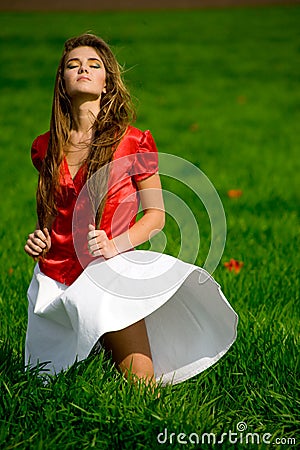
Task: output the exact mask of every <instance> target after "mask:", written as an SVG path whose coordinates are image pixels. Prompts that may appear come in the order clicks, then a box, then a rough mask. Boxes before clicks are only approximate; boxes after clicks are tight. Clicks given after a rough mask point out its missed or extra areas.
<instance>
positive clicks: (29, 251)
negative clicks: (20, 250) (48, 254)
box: [24, 244, 40, 257]
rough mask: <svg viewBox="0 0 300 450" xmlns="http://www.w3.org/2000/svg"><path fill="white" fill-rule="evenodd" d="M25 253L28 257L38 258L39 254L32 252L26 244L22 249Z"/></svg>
mask: <svg viewBox="0 0 300 450" xmlns="http://www.w3.org/2000/svg"><path fill="white" fill-rule="evenodd" d="M24 250H25V252H26V253H27V254H28V255H29V256H33V257H34V256H39V254H40V253H39V252H36V251H34V250H32V249H31V248H30V247H29V246H28V245H27V244H26V245H25V247H24Z"/></svg>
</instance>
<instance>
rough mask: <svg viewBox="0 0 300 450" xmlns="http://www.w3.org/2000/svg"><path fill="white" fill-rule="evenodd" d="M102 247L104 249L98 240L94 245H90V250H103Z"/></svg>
mask: <svg viewBox="0 0 300 450" xmlns="http://www.w3.org/2000/svg"><path fill="white" fill-rule="evenodd" d="M101 249H102V247H101V245H99V244H98V243H97V242H95V243H94V244H92V245H89V250H90V252H91V253H93V252H95V251H97V250H101Z"/></svg>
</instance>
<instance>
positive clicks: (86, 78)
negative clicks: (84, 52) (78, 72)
mask: <svg viewBox="0 0 300 450" xmlns="http://www.w3.org/2000/svg"><path fill="white" fill-rule="evenodd" d="M81 80H83V81H84V80H86V81H91V79H90V78H89V77H78V78H77V81H81Z"/></svg>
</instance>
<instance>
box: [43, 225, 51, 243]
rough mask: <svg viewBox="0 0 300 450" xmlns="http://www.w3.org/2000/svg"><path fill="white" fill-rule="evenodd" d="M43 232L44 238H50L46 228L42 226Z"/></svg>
mask: <svg viewBox="0 0 300 450" xmlns="http://www.w3.org/2000/svg"><path fill="white" fill-rule="evenodd" d="M43 232H44V235H45V237H46V239H47V240H48V239H50V234H49V230H48V228H44V229H43Z"/></svg>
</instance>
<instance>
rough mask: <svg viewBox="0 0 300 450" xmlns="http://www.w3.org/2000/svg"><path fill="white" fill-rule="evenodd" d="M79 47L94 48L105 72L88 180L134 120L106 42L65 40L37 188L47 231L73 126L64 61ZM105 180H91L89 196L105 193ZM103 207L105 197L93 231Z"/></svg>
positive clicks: (88, 38) (40, 215) (40, 217)
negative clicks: (46, 146)
mask: <svg viewBox="0 0 300 450" xmlns="http://www.w3.org/2000/svg"><path fill="white" fill-rule="evenodd" d="M82 46H88V47H92V48H94V49H95V51H96V52H97V53H98V54H99V56H100V58H101V59H102V61H103V63H104V66H105V70H106V93H102V95H101V108H100V112H99V114H98V116H97V117H96V118H95V122H94V124H93V133H92V139H91V143H90V152H89V156H88V157H87V160H86V166H87V178H88V179H89V178H91V177H92V175H93V174H94V173H95V172H97V171H98V170H99V169H100V168H101V167H104V166H105V165H107V164H108V163H109V162H110V161H111V160H112V157H113V153H114V151H115V149H116V147H117V144H118V142H119V141H120V140H121V139H122V137H123V136H124V134H125V132H126V129H127V127H128V125H129V124H130V123H131V122H132V121H133V120H134V118H135V113H134V107H133V104H132V101H131V97H130V94H129V92H128V90H127V88H126V87H125V85H124V83H123V81H122V76H121V73H122V72H121V67H120V65H119V63H118V62H117V60H116V58H115V56H114V54H113V53H112V51H111V49H110V48H109V46H108V45H107V44H106V42H104V41H103V40H102V39H101V38H99V37H97V36H95V35H93V34H83V35H81V36H78V37H74V38H71V39H68V40H67V41H66V42H65V45H64V51H63V54H62V57H61V60H60V63H59V66H58V70H57V74H56V80H55V87H54V97H53V103H52V114H51V121H50V139H49V145H48V150H47V154H46V157H45V159H44V161H43V164H42V167H41V170H40V175H39V182H38V188H37V215H38V221H39V226H40V228H41V229H43V228H44V227H48V228H51V225H52V222H53V219H54V218H55V216H56V214H57V209H56V205H55V197H56V192H57V191H58V190H59V173H60V165H61V163H62V161H63V157H64V149H65V148H66V146H67V145H68V143H69V139H70V131H71V128H72V122H73V118H72V108H71V101H70V98H69V97H68V95H67V93H66V89H65V83H64V78H63V74H64V68H65V62H66V57H67V55H68V53H69V52H70V51H71V50H73V49H74V48H77V47H82ZM102 172H103V171H102ZM107 177H108V174H107V175H106V177H104V178H103V177H101V185H99V184H98V181H99V180H97V186H96V183H95V182H94V180H95V177H92V178H91V181H92V183H91V185H90V186H89V190H90V191H91V193H92V195H93V196H95V194H96V192H101V191H102V192H105V191H106V187H107ZM104 203H105V197H104V198H103V200H102V201H101V202H100V205H99V207H97V208H96V211H95V214H96V218H95V223H96V227H99V224H100V220H101V216H102V212H103V208H104Z"/></svg>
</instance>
